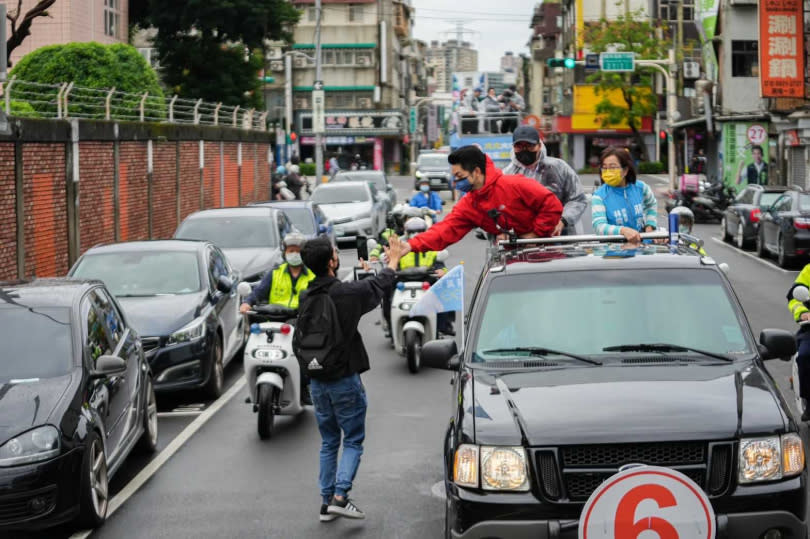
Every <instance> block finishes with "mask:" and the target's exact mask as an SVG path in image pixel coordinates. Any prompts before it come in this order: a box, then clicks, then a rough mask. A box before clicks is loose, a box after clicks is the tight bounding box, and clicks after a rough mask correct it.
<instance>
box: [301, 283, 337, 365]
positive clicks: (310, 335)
mask: <svg viewBox="0 0 810 539" xmlns="http://www.w3.org/2000/svg"><path fill="white" fill-rule="evenodd" d="M334 284H337V283H334ZM334 284H333V285H332V286H334ZM332 286H330V287H328V288H317V289H315V290H306V291H305V292H303V293H302V294H301V295H302V299H301V305H300V307H299V309H298V320H297V321H296V324H295V334H294V335H293V343H292V345H293V352H294V353H295V356H296V357H297V358H298V364H299V365H300V366H301V371H302V372H303V373H304V374H306V375H307V376H309V377H310V378H315V379H316V380H334V379H337V378H340V377H341V376H343V375H344V373H345V371H346V360H345V356H344V354H343V331H342V330H341V329H340V322H339V318H338V313H337V309H336V308H335V302H334V301H332V298H331V297H329V288H331V287H332Z"/></svg>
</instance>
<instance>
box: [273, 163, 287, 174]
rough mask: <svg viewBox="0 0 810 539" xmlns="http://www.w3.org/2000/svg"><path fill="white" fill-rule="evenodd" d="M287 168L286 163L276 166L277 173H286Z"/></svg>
mask: <svg viewBox="0 0 810 539" xmlns="http://www.w3.org/2000/svg"><path fill="white" fill-rule="evenodd" d="M286 173H287V169H286V168H284V165H279V166H277V167H276V174H286Z"/></svg>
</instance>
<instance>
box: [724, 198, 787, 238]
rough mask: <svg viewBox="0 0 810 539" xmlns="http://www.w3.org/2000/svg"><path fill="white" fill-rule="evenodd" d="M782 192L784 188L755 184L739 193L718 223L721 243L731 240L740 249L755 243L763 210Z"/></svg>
mask: <svg viewBox="0 0 810 539" xmlns="http://www.w3.org/2000/svg"><path fill="white" fill-rule="evenodd" d="M784 192H785V188H784V187H781V186H770V185H769V186H762V185H756V184H754V185H749V186H748V187H746V188H745V189H743V190H742V191H740V193H739V194H737V197H736V198H735V199H734V201H733V202H732V203H731V205H730V206H729V207H728V208H726V211H725V212H724V213H723V218H722V219H721V221H720V237H722V238H723V241H732V239H733V241H734V244H735V245H736V246H737V247H739V248H740V249H745V248H746V247H747V246H748V245H750V244H751V243H752V242H754V241H756V238H757V234H758V233H759V221H760V219H761V218H762V212H763V210H766V209H768V208H769V207H770V205H771V204H773V203H774V202H775V201H776V199H777V198H779V195H781V194H782V193H784Z"/></svg>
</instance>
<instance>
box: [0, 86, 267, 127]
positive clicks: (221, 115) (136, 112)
mask: <svg viewBox="0 0 810 539" xmlns="http://www.w3.org/2000/svg"><path fill="white" fill-rule="evenodd" d="M3 99H4V103H3V107H4V109H5V112H6V114H8V115H10V116H16V117H28V118H56V119H67V118H84V119H94V120H120V121H128V122H157V123H173V124H192V125H215V126H228V127H236V128H241V129H246V130H256V131H267V115H268V113H267V112H266V111H265V112H259V111H256V110H255V109H243V108H241V107H239V106H235V107H234V106H227V105H223V104H222V103H211V102H206V101H203V100H202V99H197V100H194V99H183V98H179V97H178V96H176V95H174V96H170V97H164V96H157V95H150V94H149V93H148V92H145V93H143V94H135V93H128V92H122V91H119V90H116V89H115V88H84V87H81V86H75V85H74V84H73V82H65V83H62V84H43V83H39V82H31V81H25V80H20V79H18V78H16V77H11V79H9V81H8V82H6V83H5V84H4V85H3Z"/></svg>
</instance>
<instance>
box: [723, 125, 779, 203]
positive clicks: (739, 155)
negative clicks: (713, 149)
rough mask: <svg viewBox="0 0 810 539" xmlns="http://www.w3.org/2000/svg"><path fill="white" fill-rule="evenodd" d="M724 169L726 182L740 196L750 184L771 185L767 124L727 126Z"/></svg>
mask: <svg viewBox="0 0 810 539" xmlns="http://www.w3.org/2000/svg"><path fill="white" fill-rule="evenodd" d="M722 136H723V143H722V146H721V152H720V169H721V170H722V171H723V182H724V183H725V184H726V185H727V186H729V187H733V188H734V189H735V190H736V191H737V192H739V191H740V190H742V189H743V188H745V186H746V185H749V184H759V185H767V184H768V154H769V145H768V124H767V122H750V123H749V122H730V123H725V124H723V135H722Z"/></svg>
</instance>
